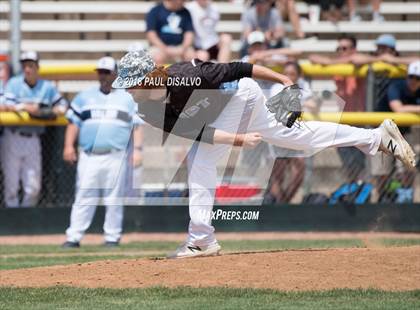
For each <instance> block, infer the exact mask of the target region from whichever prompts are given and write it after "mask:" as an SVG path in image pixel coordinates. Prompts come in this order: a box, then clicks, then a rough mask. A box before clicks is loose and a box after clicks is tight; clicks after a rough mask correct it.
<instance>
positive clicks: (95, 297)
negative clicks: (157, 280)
mask: <svg viewBox="0 0 420 310" xmlns="http://www.w3.org/2000/svg"><path fill="white" fill-rule="evenodd" d="M419 308H420V291H409V292H384V291H377V290H347V289H346V290H332V291H324V292H279V291H274V290H259V289H232V288H188V287H180V288H174V289H169V288H162V287H154V288H146V289H82V288H70V287H54V288H43V289H35V288H0V309H4V310H6V309H13V310H17V309H31V310H38V309H42V310H49V309H51V310H56V309H89V310H92V309H101V310H102V309H103V310H105V309H112V310H114V309H124V310H126V309H128V310H129V309H182V310H185V309H200V310H206V309H235V310H236V309H296V310H302V309H303V310H304V309H334V310H335V309H351V310H357V309H393V310H394V309H399V310H404V309H419Z"/></svg>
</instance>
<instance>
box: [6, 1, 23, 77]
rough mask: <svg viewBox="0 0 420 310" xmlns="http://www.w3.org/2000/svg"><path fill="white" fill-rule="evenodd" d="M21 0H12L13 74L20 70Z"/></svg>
mask: <svg viewBox="0 0 420 310" xmlns="http://www.w3.org/2000/svg"><path fill="white" fill-rule="evenodd" d="M20 2H21V1H20V0H10V17H9V18H10V46H9V51H10V54H11V60H12V67H13V74H16V73H18V72H19V71H20V62H19V56H20V41H21V31H20V19H21V12H20Z"/></svg>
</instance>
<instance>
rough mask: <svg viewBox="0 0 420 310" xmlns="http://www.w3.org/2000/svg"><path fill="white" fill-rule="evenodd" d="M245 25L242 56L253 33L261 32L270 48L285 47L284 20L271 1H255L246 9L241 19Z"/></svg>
mask: <svg viewBox="0 0 420 310" xmlns="http://www.w3.org/2000/svg"><path fill="white" fill-rule="evenodd" d="M241 20H242V25H243V47H242V56H244V55H245V53H246V51H247V48H248V46H247V44H246V39H247V38H248V35H249V34H250V33H251V32H253V31H256V30H258V31H261V32H263V33H264V35H265V39H266V41H267V42H268V46H269V48H278V47H282V46H283V37H284V28H283V21H282V18H281V16H280V14H279V12H278V10H276V9H275V8H273V7H272V3H271V1H270V0H254V1H253V5H252V6H251V7H250V8H248V9H246V10H245V11H244V12H243V14H242V17H241Z"/></svg>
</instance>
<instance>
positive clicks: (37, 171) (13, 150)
mask: <svg viewBox="0 0 420 310" xmlns="http://www.w3.org/2000/svg"><path fill="white" fill-rule="evenodd" d="M1 165H2V169H3V175H4V201H5V205H6V207H8V208H18V207H33V206H35V205H36V203H37V202H38V196H39V192H40V190H41V141H40V139H39V137H38V136H32V137H23V136H21V135H20V134H19V133H17V132H15V133H13V132H12V131H11V130H10V129H9V128H6V129H5V130H4V136H3V139H2V145H1ZM20 181H21V182H22V188H23V199H22V202H21V203H20V202H19V196H18V193H19V182H20Z"/></svg>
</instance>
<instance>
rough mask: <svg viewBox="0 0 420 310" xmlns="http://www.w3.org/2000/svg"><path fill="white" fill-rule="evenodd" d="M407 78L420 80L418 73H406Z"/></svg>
mask: <svg viewBox="0 0 420 310" xmlns="http://www.w3.org/2000/svg"><path fill="white" fill-rule="evenodd" d="M408 78H409V79H410V80H416V81H420V76H418V75H414V74H409V75H408Z"/></svg>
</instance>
